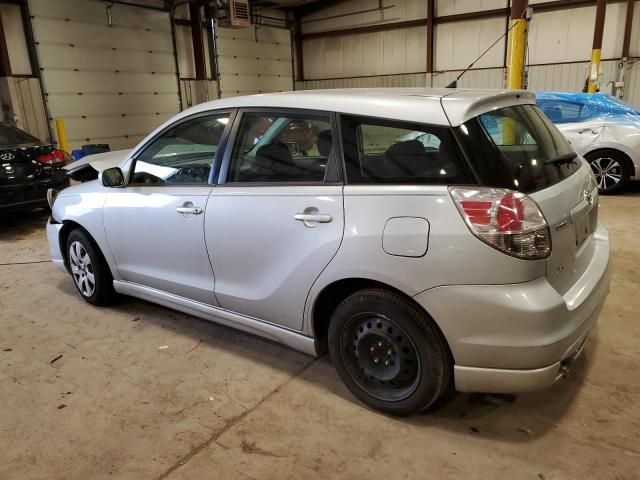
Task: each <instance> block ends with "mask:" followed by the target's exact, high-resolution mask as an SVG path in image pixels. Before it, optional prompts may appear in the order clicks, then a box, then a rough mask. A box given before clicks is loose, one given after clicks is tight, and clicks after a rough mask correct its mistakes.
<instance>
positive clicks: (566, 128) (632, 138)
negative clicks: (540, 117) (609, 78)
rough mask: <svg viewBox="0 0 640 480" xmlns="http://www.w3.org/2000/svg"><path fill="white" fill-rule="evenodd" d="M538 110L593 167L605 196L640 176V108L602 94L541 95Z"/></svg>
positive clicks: (541, 93)
mask: <svg viewBox="0 0 640 480" xmlns="http://www.w3.org/2000/svg"><path fill="white" fill-rule="evenodd" d="M536 99H537V100H536V101H537V103H538V107H539V108H540V110H542V112H543V113H544V114H545V115H546V116H547V117H549V119H550V120H551V121H552V122H553V123H554V124H556V126H557V127H558V128H559V129H560V131H562V133H563V134H564V135H565V136H566V137H567V138H568V140H569V141H570V142H571V144H572V145H573V147H574V148H575V150H576V151H577V152H578V153H579V154H580V155H582V156H583V157H584V158H585V159H586V160H587V161H588V162H589V164H590V165H591V169H592V170H593V173H594V174H595V176H596V180H597V181H598V189H599V190H600V192H601V193H604V194H609V193H619V192H621V191H623V190H624V189H625V187H626V186H627V185H628V183H629V181H631V180H633V179H637V178H639V177H640V109H637V108H633V107H631V106H630V105H627V104H626V103H624V102H623V101H621V100H619V99H618V98H616V97H613V96H611V95H606V94H602V93H570V92H540V93H538V94H536Z"/></svg>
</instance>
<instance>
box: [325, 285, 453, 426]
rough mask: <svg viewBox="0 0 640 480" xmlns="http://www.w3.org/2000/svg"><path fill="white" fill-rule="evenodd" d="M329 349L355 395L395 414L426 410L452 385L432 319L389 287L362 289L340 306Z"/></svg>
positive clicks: (446, 354)
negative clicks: (388, 289)
mask: <svg viewBox="0 0 640 480" xmlns="http://www.w3.org/2000/svg"><path fill="white" fill-rule="evenodd" d="M329 353H330V355H331V360H332V361H333V364H334V366H335V368H336V370H337V372H338V375H339V376H340V378H341V379H342V381H343V382H344V383H345V385H346V386H347V388H349V390H350V391H351V392H352V393H353V394H354V395H355V396H356V397H358V398H359V399H360V400H361V401H362V402H364V403H365V404H366V405H368V406H370V407H371V408H374V409H376V410H380V411H382V412H385V413H389V414H392V415H401V416H405V415H411V414H414V413H418V412H420V411H422V410H425V409H427V408H428V407H429V406H431V405H433V404H434V403H435V402H436V401H437V400H438V399H439V398H440V396H441V395H442V394H443V393H444V392H445V391H446V390H447V389H448V387H449V386H450V384H451V377H452V369H453V367H452V363H453V362H452V359H451V355H450V353H449V350H448V348H447V346H446V343H445V341H444V339H443V338H442V335H441V334H440V332H439V330H438V329H437V328H436V326H435V324H434V323H433V320H431V318H429V317H428V316H427V315H426V314H425V313H424V312H422V311H421V310H420V309H419V308H418V307H416V306H415V305H414V304H413V303H411V302H410V301H408V300H407V299H405V298H403V297H402V296H400V295H398V294H396V293H393V292H390V291H386V290H379V289H365V290H360V291H358V292H356V293H354V294H352V295H351V296H349V297H347V298H346V299H345V300H344V301H343V302H342V303H341V304H340V305H338V307H337V308H336V310H335V312H334V313H333V316H332V318H331V323H330V324H329Z"/></svg>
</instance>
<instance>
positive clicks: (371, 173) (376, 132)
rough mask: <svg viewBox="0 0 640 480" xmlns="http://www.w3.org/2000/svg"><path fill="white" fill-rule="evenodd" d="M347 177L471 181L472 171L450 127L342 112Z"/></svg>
mask: <svg viewBox="0 0 640 480" xmlns="http://www.w3.org/2000/svg"><path fill="white" fill-rule="evenodd" d="M341 126H342V138H343V148H344V156H345V166H346V172H347V182H348V183H351V184H399V183H405V184H442V185H446V184H451V183H457V184H459V183H468V182H469V181H471V178H472V177H471V173H470V170H469V169H468V167H467V164H466V162H465V161H464V160H463V159H462V157H461V155H460V153H459V150H458V147H457V145H456V142H455V139H454V137H453V135H452V133H451V130H450V129H449V128H448V127H442V126H435V125H425V124H415V123H410V122H402V121H397V120H386V119H379V118H371V117H359V116H351V115H343V116H341Z"/></svg>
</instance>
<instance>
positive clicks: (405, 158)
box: [384, 140, 429, 177]
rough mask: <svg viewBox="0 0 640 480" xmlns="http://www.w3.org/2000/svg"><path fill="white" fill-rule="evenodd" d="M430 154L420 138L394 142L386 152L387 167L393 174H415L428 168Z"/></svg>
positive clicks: (399, 175) (385, 161)
mask: <svg viewBox="0 0 640 480" xmlns="http://www.w3.org/2000/svg"><path fill="white" fill-rule="evenodd" d="M428 159H429V157H428V155H427V154H426V153H425V151H424V145H422V143H421V142H420V141H419V140H407V141H406V142H399V143H394V144H393V145H391V146H390V147H389V148H388V149H387V151H386V152H385V154H384V163H385V167H386V169H387V170H388V171H389V173H391V174H392V175H393V176H398V177H401V176H406V175H415V174H417V173H420V172H422V171H424V170H425V169H426V168H428V165H427V163H428Z"/></svg>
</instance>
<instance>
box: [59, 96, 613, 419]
mask: <svg viewBox="0 0 640 480" xmlns="http://www.w3.org/2000/svg"><path fill="white" fill-rule="evenodd" d="M114 160H115V157H114V158H110V159H109V161H114ZM104 165H105V164H104V163H103V164H102V165H101V166H97V167H96V168H95V171H99V172H100V173H99V175H98V177H99V178H98V179H96V180H92V181H88V182H84V183H81V184H79V185H74V186H72V187H70V188H67V189H65V190H64V191H62V192H60V194H59V195H58V196H57V197H55V198H54V196H53V195H52V197H51V198H52V200H53V204H52V215H51V218H50V220H49V222H48V225H47V235H48V239H49V245H50V248H51V255H52V259H53V263H54V265H55V266H56V267H57V268H59V269H60V270H61V271H65V272H68V273H69V274H70V275H71V277H72V279H73V282H74V283H75V286H76V288H77V290H78V292H79V293H80V295H81V296H82V297H83V298H84V299H85V300H86V301H87V302H89V303H92V304H96V305H107V304H109V303H110V302H111V301H112V300H113V298H114V296H115V295H116V293H119V294H125V295H132V296H135V297H139V298H143V299H146V300H149V301H152V302H156V303H159V304H161V305H164V306H167V307H169V308H174V309H177V310H181V311H184V312H187V313H190V314H193V315H197V316H200V317H203V318H206V319H210V320H213V321H216V322H219V323H222V324H225V325H229V326H233V327H236V328H239V329H241V330H244V331H247V332H251V333H254V334H257V335H262V336H264V337H267V338H269V339H272V340H276V341H279V342H282V343H284V344H286V345H289V346H290V347H293V348H295V349H298V350H301V351H303V352H305V353H308V354H311V355H321V354H323V353H324V352H325V351H326V350H327V349H328V351H329V353H330V355H331V358H332V361H333V363H334V365H335V368H336V370H337V372H338V374H339V375H340V377H341V378H342V380H343V381H344V382H345V384H346V385H347V387H348V388H349V389H350V390H351V391H352V392H353V393H354V394H355V395H356V396H357V397H358V398H359V399H360V400H362V401H363V402H364V403H366V404H367V405H369V406H371V407H373V408H376V409H379V410H382V411H385V412H388V413H392V414H398V415H405V414H411V413H414V412H418V411H421V410H424V409H425V408H427V407H429V406H430V405H432V404H433V403H434V402H435V401H436V400H438V399H439V398H441V397H442V396H443V394H444V393H445V392H448V391H450V389H453V388H454V387H455V388H456V389H458V390H460V391H465V392H501V393H505V392H509V393H513V392H526V391H531V390H536V389H541V388H545V387H548V386H549V385H551V384H553V383H554V382H555V381H556V380H558V379H559V378H560V377H562V376H563V375H564V374H565V373H566V371H567V369H568V368H569V366H570V364H571V363H572V362H573V361H574V360H575V358H576V357H577V356H578V355H579V354H580V352H581V351H582V348H583V346H584V345H585V343H586V341H587V339H588V337H589V335H590V333H591V332H592V331H593V327H594V325H595V322H596V319H597V317H598V315H599V312H600V309H601V307H602V305H603V303H604V301H605V298H606V296H607V292H608V289H609V268H608V266H609V239H608V234H607V230H606V229H605V228H604V227H603V226H602V225H600V224H599V223H598V190H597V188H596V184H595V177H594V175H593V173H592V172H591V170H590V168H589V166H588V164H587V163H586V162H585V161H584V160H583V159H581V158H580V157H579V156H578V155H577V154H576V153H575V151H574V150H573V149H572V148H571V145H570V144H569V143H568V142H567V140H566V139H565V138H564V137H563V136H562V134H561V133H560V132H559V131H558V130H557V129H556V128H555V127H554V126H553V124H552V123H551V122H549V120H548V119H547V118H546V117H545V116H544V115H543V114H542V113H541V112H540V111H539V110H538V108H537V107H536V106H535V97H534V95H533V94H531V93H527V92H522V91H494V90H489V91H473V90H451V89H440V90H437V89H434V90H430V89H371V90H369V89H363V90H328V91H306V92H290V93H280V94H267V95H258V96H252V97H235V98H228V99H223V100H217V101H214V102H209V103H204V104H201V105H198V106H196V107H193V108H191V109H189V110H186V111H184V112H182V113H180V114H179V115H177V116H176V117H174V118H173V119H171V120H169V121H168V122H167V123H165V124H164V125H162V126H161V127H159V128H158V129H157V130H156V131H155V132H153V133H152V134H151V135H149V136H148V137H147V138H146V139H145V140H143V141H142V142H141V143H140V144H139V145H138V146H137V147H135V148H134V149H133V150H132V151H131V152H129V153H126V154H123V157H122V159H121V161H120V163H119V166H118V167H112V168H106V169H102V168H103V167H104Z"/></svg>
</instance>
